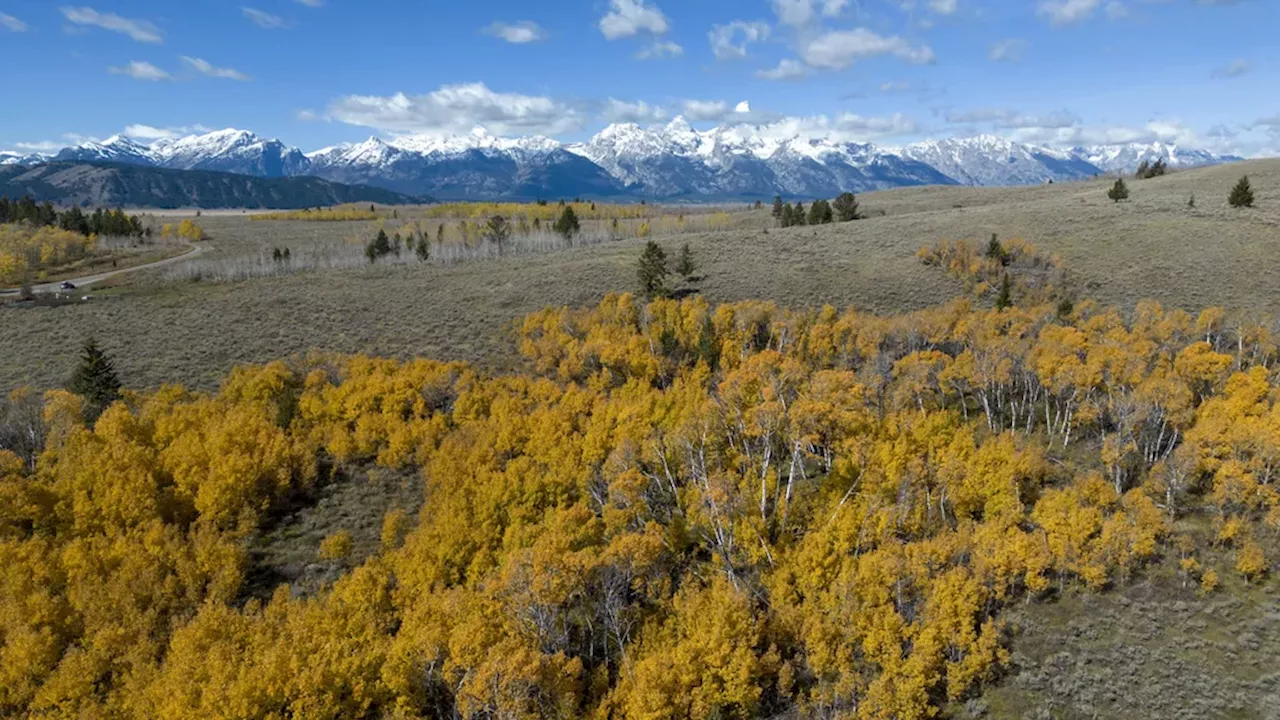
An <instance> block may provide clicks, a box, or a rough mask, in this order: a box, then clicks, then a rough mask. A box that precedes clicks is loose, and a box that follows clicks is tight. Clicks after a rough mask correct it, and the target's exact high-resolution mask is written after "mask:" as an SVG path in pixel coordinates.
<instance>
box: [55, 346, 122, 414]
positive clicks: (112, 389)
mask: <svg viewBox="0 0 1280 720" xmlns="http://www.w3.org/2000/svg"><path fill="white" fill-rule="evenodd" d="M67 389H68V390H70V391H71V392H73V393H75V394H76V395H79V396H80V397H82V398H84V419H85V422H87V423H89V424H93V423H94V422H95V421H97V419H98V417H99V416H100V415H102V413H103V411H105V410H106V409H107V408H108V407H110V406H111V403H113V402H115V401H116V400H119V399H120V378H118V377H117V376H116V369H115V366H114V365H113V364H112V363H111V359H110V358H108V357H107V354H106V353H105V352H103V350H102V348H100V347H98V343H97V341H96V340H94V339H93V338H89V340H88V341H87V342H85V344H84V349H83V350H81V352H80V365H79V366H78V367H77V368H76V371H75V374H73V375H72V376H71V381H70V382H69V383H67Z"/></svg>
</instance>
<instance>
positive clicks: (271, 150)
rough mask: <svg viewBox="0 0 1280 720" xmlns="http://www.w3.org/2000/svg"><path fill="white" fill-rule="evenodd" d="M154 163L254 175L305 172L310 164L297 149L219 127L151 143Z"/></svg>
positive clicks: (282, 175) (280, 174)
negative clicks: (216, 129)
mask: <svg viewBox="0 0 1280 720" xmlns="http://www.w3.org/2000/svg"><path fill="white" fill-rule="evenodd" d="M151 151H152V155H153V157H154V158H155V163H156V164H157V165H159V166H160V167H167V168H175V169H179V170H217V171H220V172H232V173H238V174H240V175H254V176H256V177H288V176H293V175H306V174H308V170H309V169H310V168H309V165H310V163H308V161H307V158H306V156H305V155H303V154H302V151H300V150H298V149H297V148H289V147H285V145H284V143H282V142H280V141H279V140H267V139H264V138H260V137H258V136H257V135H254V134H253V133H251V132H246V131H244V130H218V131H216V132H211V133H207V134H204V135H192V136H190V137H184V138H179V139H176V140H160V141H158V142H156V143H155V144H154V145H152V146H151Z"/></svg>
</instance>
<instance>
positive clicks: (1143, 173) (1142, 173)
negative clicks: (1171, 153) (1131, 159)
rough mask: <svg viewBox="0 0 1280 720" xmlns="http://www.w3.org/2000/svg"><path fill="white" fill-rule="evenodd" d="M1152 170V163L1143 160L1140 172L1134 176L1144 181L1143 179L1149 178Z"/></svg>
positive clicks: (1139, 166)
mask: <svg viewBox="0 0 1280 720" xmlns="http://www.w3.org/2000/svg"><path fill="white" fill-rule="evenodd" d="M1150 170H1151V163H1149V162H1147V161H1146V160H1143V161H1142V164H1140V165H1138V170H1137V171H1136V172H1134V173H1133V176H1134V177H1135V178H1137V179H1139V180H1142V179H1143V178H1146V177H1147V173H1148V172H1149V171H1150Z"/></svg>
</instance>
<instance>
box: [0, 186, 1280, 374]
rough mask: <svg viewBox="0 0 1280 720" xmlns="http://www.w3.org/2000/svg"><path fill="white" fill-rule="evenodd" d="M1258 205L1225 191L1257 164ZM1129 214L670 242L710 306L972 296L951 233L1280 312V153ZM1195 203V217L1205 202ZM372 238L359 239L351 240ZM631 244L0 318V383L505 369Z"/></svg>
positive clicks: (1103, 204)
mask: <svg viewBox="0 0 1280 720" xmlns="http://www.w3.org/2000/svg"><path fill="white" fill-rule="evenodd" d="M1246 172H1247V173H1248V174H1249V175H1250V176H1251V178H1252V179H1253V185H1254V188H1255V192H1256V193H1257V196H1258V202H1257V205H1258V207H1257V208H1256V209H1252V210H1233V209H1231V208H1229V207H1227V204H1226V196H1227V194H1228V192H1229V190H1230V188H1231V186H1232V185H1233V184H1234V183H1235V181H1236V180H1237V179H1238V178H1239V177H1240V175H1242V174H1244V173H1246ZM1130 186H1131V192H1132V199H1131V200H1130V201H1129V202H1126V203H1121V204H1115V203H1112V202H1111V201H1109V200H1108V199H1107V198H1106V189H1107V184H1106V183H1105V182H1103V181H1097V182H1086V183H1073V184H1057V185H1048V186H1039V187H1030V188H964V187H928V188H907V189H900V190H892V191H886V192H881V193H872V194H868V195H865V196H862V197H861V201H862V210H863V212H864V213H866V214H867V215H868V216H869V217H868V218H867V219H866V220H862V221H859V222H855V223H847V224H836V225H827V226H820V227H798V228H790V229H786V230H779V229H776V228H774V227H772V225H773V223H772V219H771V218H770V217H769V213H768V210H767V209H763V210H758V211H749V212H744V211H738V212H736V213H735V214H734V216H733V225H732V229H728V230H723V231H718V232H704V233H691V234H685V235H675V236H668V237H662V236H657V237H655V238H654V239H656V240H657V241H658V242H659V243H660V244H662V245H664V246H665V248H666V250H667V253H668V255H674V254H675V253H676V251H677V250H678V248H679V246H680V245H681V244H683V243H686V242H687V243H688V244H689V245H690V247H691V248H692V250H693V251H694V253H695V255H696V256H697V258H698V260H699V263H700V265H701V267H700V269H699V274H700V275H703V276H705V280H704V281H703V282H702V283H701V284H700V286H699V289H700V290H701V292H702V293H703V294H704V295H705V296H706V297H707V299H708V300H710V301H711V302H713V303H721V302H729V301H736V300H745V299H764V300H772V301H774V302H777V303H778V304H780V305H783V306H788V307H793V308H795V307H810V306H820V305H822V304H831V305H834V306H836V307H839V308H843V307H849V306H853V307H857V308H859V309H864V310H869V311H878V312H897V311H902V310H910V309H917V308H921V307H926V306H930V305H935V304H938V303H941V302H945V301H946V300H948V299H950V298H951V297H954V296H955V295H956V294H957V293H959V292H960V287H959V285H958V284H957V283H956V282H954V281H952V280H950V279H948V278H945V277H942V276H941V274H940V273H937V272H936V271H934V270H932V269H930V268H925V267H922V266H921V265H920V264H919V263H918V262H917V260H916V258H915V252H916V251H917V250H918V249H919V248H920V247H921V246H923V245H932V244H934V243H936V242H937V241H938V240H940V239H943V238H952V239H958V238H969V239H973V240H976V241H978V242H985V240H986V238H989V237H990V236H991V235H992V234H993V233H994V234H997V235H998V236H999V237H1001V238H1011V237H1022V238H1024V239H1027V240H1030V241H1031V242H1033V243H1035V244H1036V245H1038V246H1040V247H1041V248H1043V249H1045V250H1047V251H1049V252H1052V253H1056V254H1058V255H1059V256H1060V257H1061V258H1062V260H1063V262H1064V264H1065V265H1066V267H1067V268H1069V269H1070V270H1071V271H1072V272H1074V273H1076V275H1077V279H1078V282H1079V285H1080V295H1081V296H1082V297H1088V298H1093V299H1096V300H1097V301H1099V302H1101V303H1104V304H1117V305H1120V306H1126V307H1131V306H1132V305H1133V304H1134V303H1135V302H1136V301H1138V300H1140V299H1143V298H1150V299H1154V300H1157V301H1159V302H1161V303H1162V304H1164V305H1166V306H1171V307H1182V308H1186V309H1188V310H1198V309H1201V308H1203V307H1206V306H1213V305H1221V306H1224V307H1227V308H1230V309H1233V310H1238V311H1241V312H1244V313H1252V314H1257V313H1268V314H1274V313H1277V312H1280V294H1277V293H1276V291H1275V284H1274V280H1273V278H1274V277H1276V276H1277V275H1280V253H1277V252H1276V249H1277V246H1278V245H1280V161H1256V162H1251V163H1240V164H1234V165H1225V166H1218V167H1211V168H1204V169H1199V170H1194V171H1187V172H1181V173H1175V174H1172V175H1168V176H1165V177H1162V178H1156V179H1152V180H1145V181H1133V182H1131V183H1130ZM1192 195H1194V196H1195V198H1196V207H1194V208H1191V207H1188V201H1189V200H1190V198H1191V196H1192ZM201 223H202V225H203V226H204V227H205V229H206V231H207V232H208V233H209V235H210V237H211V240H209V241H208V245H209V250H208V253H207V257H213V258H217V257H226V258H229V259H230V258H236V257H240V256H246V255H253V256H260V255H262V254H264V253H265V254H266V255H268V256H269V255H270V251H271V249H272V248H275V247H290V248H292V249H293V250H294V252H295V254H296V253H300V252H302V251H305V249H306V248H307V247H308V246H312V245H321V244H325V243H334V242H342V239H343V238H344V237H346V236H349V235H352V234H356V235H359V234H360V233H364V234H369V233H370V232H371V231H372V230H371V228H372V225H370V224H364V223H316V222H310V223H308V222H270V223H264V222H252V221H250V220H248V219H247V218H245V217H243V216H236V215H235V214H230V215H226V214H211V215H210V216H206V217H202V218H201ZM357 242H358V240H357ZM643 242H644V241H642V240H638V239H632V240H623V241H618V242H611V243H605V244H601V245H596V246H593V247H585V248H574V249H569V250H562V251H556V252H551V253H546V254H540V255H534V256H526V257H508V258H502V259H494V260H484V261H476V262H468V263H463V264H459V265H452V266H440V265H435V264H427V265H419V264H406V265H400V266H390V267H383V266H375V267H368V266H364V267H354V268H351V269H345V270H329V271H321V272H309V273H300V274H293V275H284V276H279V277H268V278H259V279H254V280H246V281H241V282H230V283H208V282H198V283H197V282H173V281H168V280H165V279H164V278H163V275H162V274H156V275H154V276H152V277H151V278H150V280H149V281H148V280H147V279H146V278H142V279H138V280H132V281H130V284H129V285H127V286H124V287H120V288H116V289H113V290H108V291H105V292H101V291H100V292H99V293H98V295H99V298H98V299H97V300H96V301H94V302H91V303H88V304H85V305H81V306H76V307H64V308H58V309H57V310H48V309H39V310H17V309H0V339H2V340H3V345H4V347H5V349H6V351H7V352H6V353H4V354H3V357H0V388H12V387H15V386H18V385H22V384H33V385H36V386H40V387H50V386H54V385H57V384H60V383H61V382H62V381H63V379H64V378H65V377H66V374H67V373H68V372H70V370H71V366H72V365H71V364H72V362H73V354H74V353H73V351H74V349H75V348H76V347H78V345H79V344H80V343H81V342H82V341H83V339H84V338H85V337H87V336H88V335H95V336H97V337H98V338H99V339H100V340H101V342H102V343H103V344H104V345H105V347H106V348H107V349H108V351H109V352H111V353H112V355H113V356H114V357H115V358H116V359H117V364H118V366H119V367H120V371H121V374H122V376H123V377H124V379H125V382H126V383H127V384H130V385H133V386H138V387H154V386H157V385H159V384H162V383H166V382H182V383H186V384H191V385H195V386H197V387H205V388H207V387H210V386H211V385H212V384H214V383H215V382H216V380H217V378H219V377H221V376H222V375H224V374H225V373H226V372H227V371H228V370H229V369H230V368H231V367H232V366H234V365H235V364H237V363H246V362H263V361H267V360H271V359H274V358H278V357H281V356H285V355H289V354H293V353H305V352H307V351H309V350H323V351H335V352H344V353H351V352H366V353H371V354H376V355H390V356H397V357H409V356H429V357H435V358H441V359H461V360H469V361H472V362H476V363H479V364H480V365H482V366H486V367H491V368H504V367H509V366H510V365H511V364H512V363H514V362H515V358H514V356H513V355H512V354H511V347H512V345H511V343H510V341H509V338H510V335H509V328H510V325H511V323H512V322H514V321H515V320H516V319H517V318H520V317H522V316H524V315H525V314H527V313H529V312H532V311H534V310H537V309H539V308H541V307H545V306H548V305H572V306H577V305H587V304H593V303H595V302H597V301H598V300H599V299H600V298H601V297H603V296H604V295H605V294H607V293H609V292H613V291H618V290H634V289H635V288H636V279H635V263H636V259H637V257H638V256H639V253H640V249H641V247H642V245H643Z"/></svg>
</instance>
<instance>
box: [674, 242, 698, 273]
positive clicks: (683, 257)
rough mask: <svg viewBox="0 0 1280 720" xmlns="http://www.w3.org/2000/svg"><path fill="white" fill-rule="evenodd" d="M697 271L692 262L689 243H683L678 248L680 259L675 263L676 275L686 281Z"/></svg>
mask: <svg viewBox="0 0 1280 720" xmlns="http://www.w3.org/2000/svg"><path fill="white" fill-rule="evenodd" d="M697 271H698V266H697V264H696V263H695V262H694V260H693V250H690V249H689V243H685V244H684V245H683V246H682V247H681V248H680V259H679V260H677V261H676V274H677V275H679V276H680V277H682V278H684V279H685V280H688V279H689V278H691V277H693V274H694V273H695V272H697Z"/></svg>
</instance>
